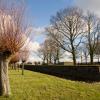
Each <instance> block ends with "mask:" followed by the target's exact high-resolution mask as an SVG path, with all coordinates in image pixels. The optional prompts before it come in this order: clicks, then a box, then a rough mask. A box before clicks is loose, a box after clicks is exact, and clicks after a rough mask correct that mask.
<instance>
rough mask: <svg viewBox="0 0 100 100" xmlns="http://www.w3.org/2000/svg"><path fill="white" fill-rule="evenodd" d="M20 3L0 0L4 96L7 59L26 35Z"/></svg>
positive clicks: (0, 91)
mask: <svg viewBox="0 0 100 100" xmlns="http://www.w3.org/2000/svg"><path fill="white" fill-rule="evenodd" d="M14 3H15V4H14ZM17 3H18V4H17ZM20 3H22V2H20V1H19V2H18V1H17V2H15V1H13V0H9V1H8V0H0V95H5V96H9V95H10V84H9V77H8V64H9V61H10V59H11V57H12V55H14V54H15V53H16V52H18V51H19V50H20V49H21V48H22V47H23V45H24V43H25V41H26V39H27V36H28V32H26V28H27V25H26V24H27V23H26V21H24V18H25V16H24V11H25V9H24V7H23V5H22V4H21V5H20Z"/></svg>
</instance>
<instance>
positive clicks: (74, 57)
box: [72, 53, 76, 65]
mask: <svg viewBox="0 0 100 100" xmlns="http://www.w3.org/2000/svg"><path fill="white" fill-rule="evenodd" d="M72 55H73V64H74V65H76V55H75V53H73V54H72Z"/></svg>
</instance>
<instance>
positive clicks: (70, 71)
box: [24, 65, 100, 81]
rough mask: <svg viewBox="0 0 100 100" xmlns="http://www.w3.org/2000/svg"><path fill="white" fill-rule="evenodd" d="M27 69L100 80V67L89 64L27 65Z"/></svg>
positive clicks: (61, 75) (63, 76) (69, 77)
mask: <svg viewBox="0 0 100 100" xmlns="http://www.w3.org/2000/svg"><path fill="white" fill-rule="evenodd" d="M24 68H25V69H26V70H31V71H36V72H41V73H45V74H49V75H54V76H58V77H62V78H66V79H71V80H79V81H100V67H99V66H96V65H93V66H92V65H91V66H90V65H89V66H84V65H83V66H54V65H48V66H46V65H25V66H24Z"/></svg>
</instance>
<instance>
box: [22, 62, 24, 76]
mask: <svg viewBox="0 0 100 100" xmlns="http://www.w3.org/2000/svg"><path fill="white" fill-rule="evenodd" d="M22 75H24V63H22Z"/></svg>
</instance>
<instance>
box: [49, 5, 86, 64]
mask: <svg viewBox="0 0 100 100" xmlns="http://www.w3.org/2000/svg"><path fill="white" fill-rule="evenodd" d="M82 17H83V15H82V10H81V9H79V8H77V7H71V8H65V9H63V10H60V11H59V12H57V14H56V16H53V17H52V18H51V26H50V27H49V28H48V29H47V31H48V33H50V35H51V36H52V38H54V39H55V40H56V41H57V43H58V44H59V46H60V47H61V48H63V49H64V50H65V51H68V52H70V53H71V54H72V56H73V64H74V65H75V64H76V53H77V48H78V46H79V45H80V43H81V41H82V34H83V27H84V23H83V20H82ZM57 35H58V36H59V37H61V39H60V40H59V38H57V37H56V36H57Z"/></svg>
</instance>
